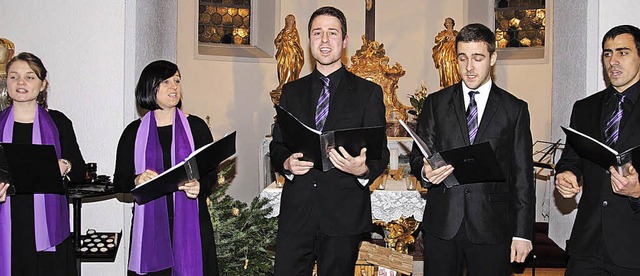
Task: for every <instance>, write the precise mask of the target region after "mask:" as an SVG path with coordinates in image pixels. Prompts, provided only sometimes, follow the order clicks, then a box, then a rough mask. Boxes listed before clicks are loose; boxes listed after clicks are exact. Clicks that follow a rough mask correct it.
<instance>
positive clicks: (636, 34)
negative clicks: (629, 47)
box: [602, 25, 640, 54]
mask: <svg viewBox="0 0 640 276" xmlns="http://www.w3.org/2000/svg"><path fill="white" fill-rule="evenodd" d="M621 34H630V35H631V36H633V41H634V42H635V43H636V50H637V52H638V54H640V29H638V27H636V26H631V25H620V26H615V27H613V28H612V29H611V30H609V31H608V32H607V33H606V34H604V37H603V38H602V50H604V43H605V41H607V40H609V39H614V38H616V36H619V35H621Z"/></svg>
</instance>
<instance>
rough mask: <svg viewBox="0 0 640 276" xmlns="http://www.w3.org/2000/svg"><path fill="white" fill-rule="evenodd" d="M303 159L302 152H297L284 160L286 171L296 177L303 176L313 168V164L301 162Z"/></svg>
mask: <svg viewBox="0 0 640 276" xmlns="http://www.w3.org/2000/svg"><path fill="white" fill-rule="evenodd" d="M300 158H302V153H301V152H296V153H294V154H292V155H291V156H289V158H287V160H284V169H285V170H287V171H290V172H291V173H292V174H294V175H303V174H305V173H307V172H308V171H309V170H310V169H312V168H313V162H308V161H302V160H299V159H300Z"/></svg>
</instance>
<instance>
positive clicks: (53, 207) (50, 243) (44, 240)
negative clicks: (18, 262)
mask: <svg viewBox="0 0 640 276" xmlns="http://www.w3.org/2000/svg"><path fill="white" fill-rule="evenodd" d="M13 124H14V117H13V105H12V106H10V107H9V108H7V109H5V110H4V111H2V112H1V113H0V140H1V141H2V142H3V143H11V142H12V140H13ZM32 143H33V144H36V145H53V146H54V147H55V149H56V155H57V156H58V159H60V158H61V150H60V135H59V133H58V128H57V127H56V125H55V123H54V122H53V119H51V116H50V115H49V112H47V110H46V109H45V108H44V107H42V106H40V105H37V108H36V114H35V118H34V120H33V138H32ZM33 209H34V212H33V220H34V224H35V225H34V226H35V240H36V251H38V252H42V251H55V250H56V248H55V246H56V245H58V244H60V243H61V242H62V241H64V240H65V239H66V238H67V237H69V235H70V233H71V232H70V229H69V228H70V227H69V204H68V202H67V198H66V196H65V195H57V194H34V195H33ZM9 275H11V197H10V196H8V197H7V200H6V201H5V202H4V203H0V276H9Z"/></svg>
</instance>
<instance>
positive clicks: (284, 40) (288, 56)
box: [269, 14, 304, 104]
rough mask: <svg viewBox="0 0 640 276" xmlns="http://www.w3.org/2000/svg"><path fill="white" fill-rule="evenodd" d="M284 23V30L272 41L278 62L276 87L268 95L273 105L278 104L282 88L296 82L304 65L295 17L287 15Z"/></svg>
mask: <svg viewBox="0 0 640 276" xmlns="http://www.w3.org/2000/svg"><path fill="white" fill-rule="evenodd" d="M284 22H285V26H284V28H282V30H281V31H280V33H278V36H276V38H275V39H274V41H273V43H274V44H275V46H276V49H277V52H276V61H278V87H277V88H276V89H274V90H272V91H271V93H269V95H270V96H271V101H272V102H273V104H279V102H280V95H281V94H282V86H283V85H284V84H285V83H288V82H291V81H294V80H297V79H298V78H299V76H300V70H302V65H304V50H302V46H300V36H299V35H298V29H297V28H296V17H295V16H294V15H293V14H289V15H287V16H286V17H285V19H284Z"/></svg>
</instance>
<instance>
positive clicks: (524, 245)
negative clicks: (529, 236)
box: [511, 240, 533, 263]
mask: <svg viewBox="0 0 640 276" xmlns="http://www.w3.org/2000/svg"><path fill="white" fill-rule="evenodd" d="M531 249H533V245H532V244H531V242H530V241H523V240H513V241H511V262H512V263H513V262H518V263H524V260H525V259H526V258H527V255H529V252H531Z"/></svg>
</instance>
